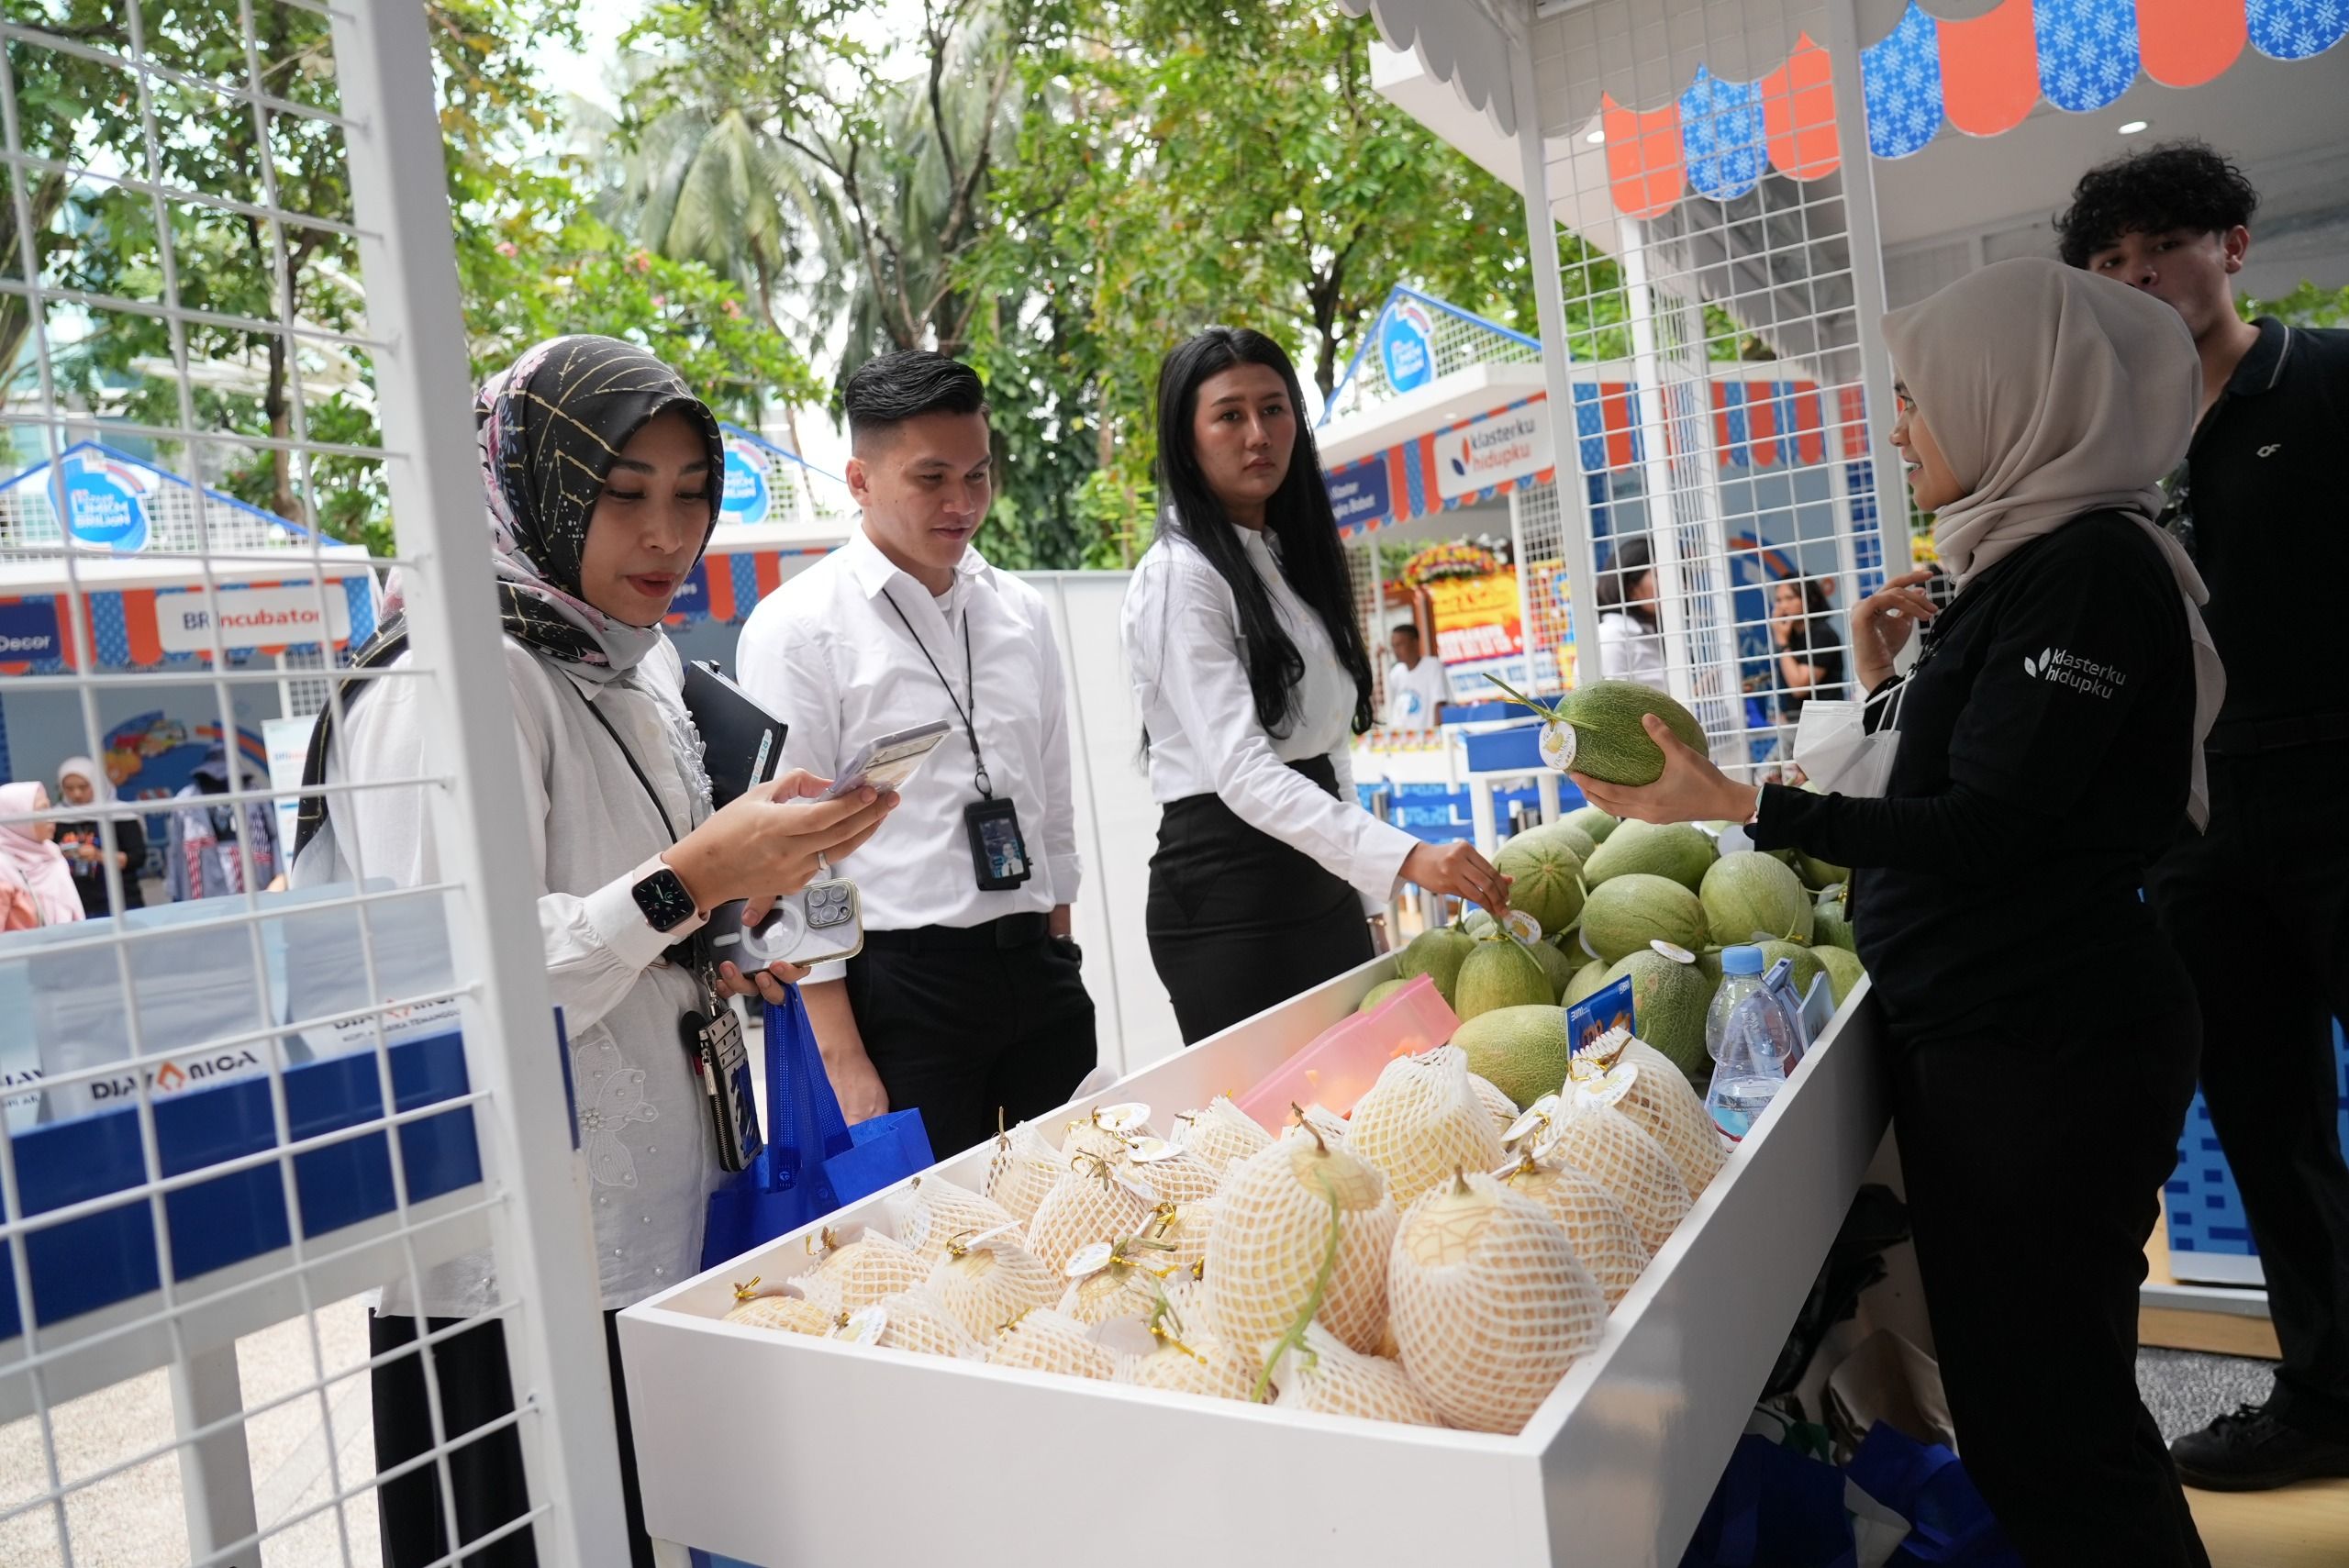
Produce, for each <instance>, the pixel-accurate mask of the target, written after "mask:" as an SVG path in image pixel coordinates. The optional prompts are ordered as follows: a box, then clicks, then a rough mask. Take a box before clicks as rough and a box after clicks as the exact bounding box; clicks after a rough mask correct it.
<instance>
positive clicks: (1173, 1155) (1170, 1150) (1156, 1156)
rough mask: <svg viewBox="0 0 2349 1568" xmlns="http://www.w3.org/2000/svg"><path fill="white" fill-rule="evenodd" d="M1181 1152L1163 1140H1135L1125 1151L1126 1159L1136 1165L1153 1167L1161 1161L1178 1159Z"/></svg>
mask: <svg viewBox="0 0 2349 1568" xmlns="http://www.w3.org/2000/svg"><path fill="white" fill-rule="evenodd" d="M1182 1153H1183V1151H1182V1150H1180V1149H1177V1148H1176V1147H1175V1145H1173V1144H1172V1143H1169V1142H1167V1141H1166V1140H1164V1139H1163V1138H1137V1139H1135V1140H1134V1142H1133V1147H1132V1148H1130V1149H1129V1150H1127V1151H1126V1158H1127V1159H1129V1160H1131V1161H1132V1162H1134V1163H1135V1164H1137V1165H1155V1164H1157V1163H1159V1162H1161V1161H1164V1160H1174V1159H1177V1158H1179V1157H1180V1156H1181V1155H1182Z"/></svg>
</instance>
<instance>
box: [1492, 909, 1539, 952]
mask: <svg viewBox="0 0 2349 1568" xmlns="http://www.w3.org/2000/svg"><path fill="white" fill-rule="evenodd" d="M1501 924H1502V925H1503V926H1505V927H1507V928H1508V934H1509V935H1510V936H1512V937H1515V938H1516V939H1517V940H1519V941H1520V942H1523V943H1524V944H1525V945H1526V946H1527V947H1531V946H1532V945H1533V944H1534V943H1535V942H1538V941H1540V940H1542V922H1541V921H1539V920H1537V919H1535V918H1534V917H1532V916H1531V915H1529V914H1527V913H1526V912H1525V911H1524V910H1522V909H1512V910H1510V911H1509V912H1508V916H1507V917H1504V918H1503V919H1502V921H1501Z"/></svg>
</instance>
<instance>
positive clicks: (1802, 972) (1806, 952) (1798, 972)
mask: <svg viewBox="0 0 2349 1568" xmlns="http://www.w3.org/2000/svg"><path fill="white" fill-rule="evenodd" d="M1760 946H1761V949H1762V973H1765V974H1767V973H1770V971H1771V969H1772V967H1773V966H1775V965H1776V963H1777V962H1778V961H1779V960H1780V959H1782V958H1790V959H1793V960H1794V961H1795V995H1796V996H1797V997H1798V998H1800V997H1803V996H1808V995H1810V983H1811V982H1812V981H1814V980H1816V979H1818V978H1819V973H1820V970H1821V969H1823V968H1825V967H1826V966H1825V965H1824V964H1822V963H1820V962H1819V953H1818V951H1817V950H1816V949H1813V948H1808V947H1805V946H1804V945H1803V944H1802V943H1800V942H1763V943H1761V944H1760Z"/></svg>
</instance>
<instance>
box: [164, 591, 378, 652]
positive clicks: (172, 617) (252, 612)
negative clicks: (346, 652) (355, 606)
mask: <svg viewBox="0 0 2349 1568" xmlns="http://www.w3.org/2000/svg"><path fill="white" fill-rule="evenodd" d="M322 586H323V590H324V591H323V592H321V591H320V589H319V588H314V587H310V586H307V585H305V586H302V587H298V588H223V589H221V590H220V591H219V593H218V594H217V595H215V594H214V593H213V592H212V590H210V589H208V588H191V589H188V590H185V591H184V592H177V591H174V592H165V593H159V594H157V595H155V641H156V645H157V646H158V647H160V648H161V649H162V651H164V652H166V653H209V652H211V651H212V618H213V615H214V613H215V606H216V605H217V613H218V615H219V617H220V642H221V645H222V646H223V647H226V648H231V649H239V648H285V647H292V646H294V645H295V644H298V643H305V642H317V641H319V640H321V639H320V638H319V636H318V608H319V605H320V602H321V601H323V602H324V604H325V607H326V623H327V639H326V640H330V641H332V642H335V643H338V644H340V643H343V642H347V641H349V640H350V639H351V605H350V601H349V600H347V599H345V598H344V597H343V588H342V584H340V582H328V583H326V584H323V585H322Z"/></svg>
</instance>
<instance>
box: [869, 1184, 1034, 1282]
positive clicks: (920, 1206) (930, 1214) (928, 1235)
mask: <svg viewBox="0 0 2349 1568" xmlns="http://www.w3.org/2000/svg"><path fill="white" fill-rule="evenodd" d="M881 1207H882V1210H883V1212H884V1213H885V1214H887V1215H888V1217H889V1229H891V1230H892V1231H893V1232H895V1233H896V1238H897V1240H900V1241H903V1242H904V1243H905V1244H906V1245H907V1246H908V1247H910V1248H912V1249H913V1250H914V1251H916V1252H918V1253H919V1254H920V1255H921V1256H922V1258H923V1259H924V1260H926V1261H927V1262H932V1263H934V1262H937V1261H938V1260H939V1259H941V1258H942V1257H944V1256H945V1255H946V1243H947V1242H948V1241H950V1240H952V1239H953V1238H955V1237H956V1236H976V1235H977V1234H979V1233H980V1232H981V1231H983V1230H993V1229H996V1227H998V1226H1003V1225H1008V1224H1011V1223H1013V1221H1012V1218H1011V1212H1010V1210H1008V1209H1007V1208H1005V1207H1003V1206H1002V1205H1001V1204H999V1203H997V1202H996V1201H995V1199H993V1198H991V1197H985V1196H982V1195H979V1194H977V1193H974V1192H973V1191H971V1189H970V1188H968V1187H964V1186H958V1185H957V1184H954V1183H952V1182H950V1181H948V1180H947V1179H946V1178H945V1177H943V1176H938V1175H929V1176H916V1177H915V1178H914V1179H913V1180H912V1181H910V1182H908V1183H907V1184H905V1185H904V1186H902V1187H900V1188H898V1189H897V1190H896V1191H895V1192H892V1193H891V1194H890V1195H888V1196H887V1197H885V1198H884V1199H883V1200H882V1203H881Z"/></svg>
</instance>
